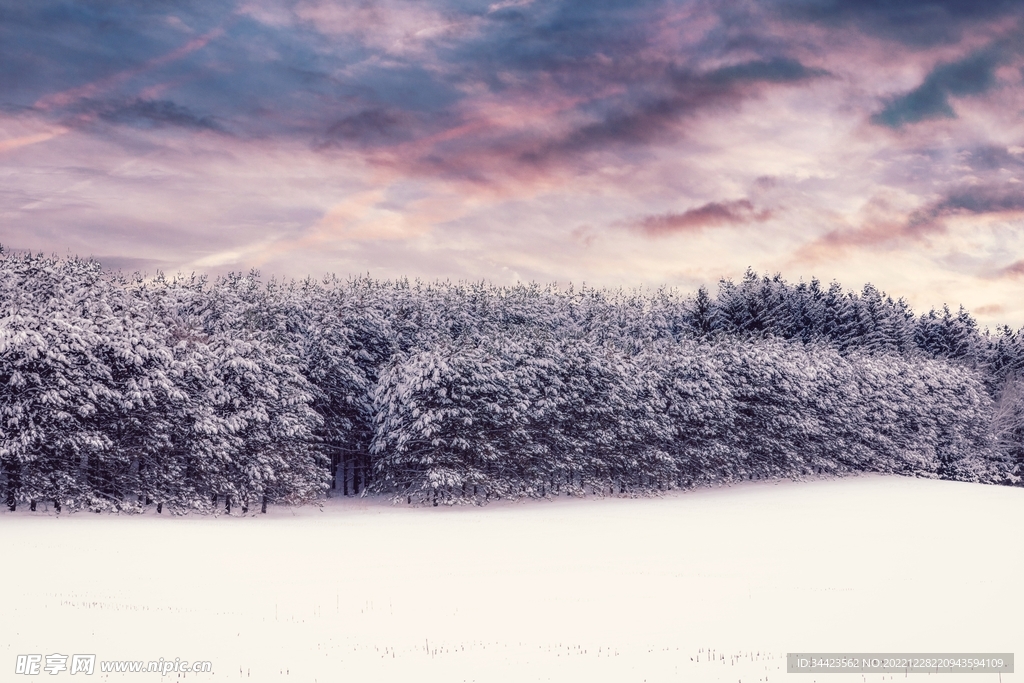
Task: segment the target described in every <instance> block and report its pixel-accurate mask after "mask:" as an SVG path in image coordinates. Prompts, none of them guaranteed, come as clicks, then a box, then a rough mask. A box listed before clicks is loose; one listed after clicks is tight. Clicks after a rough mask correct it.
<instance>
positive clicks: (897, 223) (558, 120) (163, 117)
mask: <svg viewBox="0 0 1024 683" xmlns="http://www.w3.org/2000/svg"><path fill="white" fill-rule="evenodd" d="M1022 181H1024V2H1021V1H1020V0H990V1H984V0H931V1H919V0H770V1H761V2H755V1H753V0H697V1H678V2H675V1H656V0H651V1H644V0H628V1H620V2H617V1H611V0H578V1H544V0H533V1H531V0H503V1H499V2H491V3H488V2H473V1H470V0H419V1H408V2H406V1H401V0H379V1H371V2H326V1H318V0H296V1H290V2H289V1H284V0H282V1H271V0H252V1H245V0H238V1H231V0H195V1H194V2H189V1H185V0H183V1H180V2H179V1H176V0H153V1H152V2H145V3H119V2H51V1H49V0H33V1H32V2H18V1H15V0H0V243H2V244H3V245H4V246H5V247H6V248H9V249H30V250H33V251H43V252H46V253H56V254H58V255H66V254H77V255H81V256H94V257H96V258H97V259H98V260H100V261H101V262H102V263H103V264H104V265H106V266H109V267H111V268H120V269H125V270H141V271H143V272H147V273H150V274H152V273H154V272H156V271H157V270H164V271H167V272H175V271H178V270H183V271H189V272H191V271H204V272H211V273H222V272H226V271H229V270H240V269H245V270H247V269H249V268H251V267H256V268H259V269H260V270H261V271H262V272H263V273H264V274H265V275H279V276H289V277H290V276H295V277H303V276H305V275H307V274H310V275H314V276H321V275H324V274H325V273H328V272H334V273H337V274H339V275H348V274H357V273H367V272H368V273H370V274H371V275H373V276H376V277H380V278H391V277H396V276H409V277H420V278H425V279H435V278H442V279H452V280H460V279H470V280H480V279H486V280H489V281H491V282H494V283H497V284H510V283H514V282H516V281H530V280H535V281H539V282H542V283H547V282H559V283H568V282H574V283H577V284H578V283H581V282H586V283H587V284H594V285H602V286H614V287H617V286H626V287H634V286H640V285H644V286H657V285H660V284H667V285H670V286H677V287H680V288H682V289H684V290H691V289H695V288H696V287H697V286H699V285H701V284H708V285H711V286H712V287H713V286H714V284H715V283H716V282H717V280H718V279H719V278H721V277H731V278H738V277H740V276H742V274H743V272H744V271H745V270H746V268H747V267H748V266H750V267H753V268H754V269H755V270H757V271H759V272H762V273H763V272H770V273H775V272H781V273H782V275H783V276H784V277H785V278H786V279H787V280H790V281H797V280H799V279H801V278H803V279H805V280H807V279H810V278H811V277H814V276H816V277H818V278H819V279H821V280H823V281H825V282H828V281H831V280H833V279H837V280H839V281H840V282H841V283H843V284H844V285H845V286H847V287H849V288H855V289H859V288H860V287H862V286H863V285H864V284H865V283H866V282H871V283H873V284H875V285H876V286H878V287H880V288H881V289H884V290H886V291H887V292H889V293H890V294H891V295H893V296H904V297H906V298H907V299H908V300H909V301H910V303H911V304H912V305H913V306H914V307H915V308H916V309H917V310H918V311H922V310H927V309H928V308H929V307H932V306H941V305H942V304H943V303H949V304H950V305H952V306H956V305H959V304H961V303H962V304H964V305H965V306H967V307H968V308H969V309H970V310H971V311H972V312H973V313H974V314H975V315H976V317H977V318H978V319H979V320H980V321H981V322H982V323H983V324H986V325H996V324H1002V323H1008V324H1010V325H1013V326H1014V327H1018V326H1021V325H1024V296H1022V295H1021V294H1022V292H1024V182H1022Z"/></svg>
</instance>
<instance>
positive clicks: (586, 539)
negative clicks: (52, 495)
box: [0, 475, 1024, 683]
mask: <svg viewBox="0 0 1024 683" xmlns="http://www.w3.org/2000/svg"><path fill="white" fill-rule="evenodd" d="M1022 520H1024V489H1020V488H1006V487H995V486H983V485H979V484H969V483H960V482H950V481H936V480H929V479H912V478H902V477H893V476H888V477H885V476H877V475H871V476H859V477H851V478H846V479H834V480H818V481H808V482H789V481H785V482H778V483H772V482H752V483H747V484H743V485H739V486H734V487H730V488H722V489H703V490H697V491H692V492H687V493H671V494H666V495H665V496H663V497H660V498H645V499H628V498H608V499H592V498H588V499H566V498H561V499H558V500H554V501H525V502H519V503H510V502H503V503H495V504H491V505H488V506H485V507H472V506H470V507H456V508H443V507H442V508H420V507H406V506H392V505H391V504H390V503H389V502H388V501H386V500H383V499H372V498H362V499H342V498H335V499H331V500H328V501H327V502H326V503H325V504H324V505H323V507H322V508H317V507H306V508H272V509H271V511H270V512H269V513H268V514H266V515H249V516H248V517H245V518H242V517H238V516H232V517H227V516H223V515H222V516H219V517H185V518H180V517H179V518H172V517H169V516H168V515H166V514H164V515H156V514H155V511H153V510H151V511H150V512H148V513H146V514H144V515H140V516H115V515H107V514H102V515H99V514H91V513H78V514H73V515H67V514H64V515H61V516H56V515H54V514H53V512H52V511H42V509H41V511H40V512H36V513H30V512H28V511H22V510H19V511H18V512H16V513H9V512H6V511H4V512H3V513H0V548H2V549H3V570H2V572H0V606H2V614H3V618H2V620H0V671H4V670H6V671H10V672H13V667H14V663H15V656H16V655H17V654H29V653H38V654H43V655H46V654H51V653H54V652H59V653H62V654H72V653H94V654H96V655H97V657H98V659H99V660H114V659H133V660H150V659H158V658H160V657H164V658H165V659H173V658H175V657H181V658H182V659H187V660H211V661H212V662H213V665H214V672H213V674H189V675H188V676H187V679H188V680H249V681H279V680H280V681H309V682H311V683H327V682H329V681H410V682H411V681H415V682H417V683H425V682H428V681H444V682H446V683H448V682H455V681H587V682H590V681H615V682H616V683H622V682H630V681H637V682H640V681H650V682H652V683H653V682H654V681H739V682H741V683H747V682H750V683H753V682H754V681H766V680H767V681H782V680H795V681H800V682H801V683H811V682H812V681H814V680H825V681H829V682H832V683H843V682H845V681H871V680H876V681H877V680H890V679H893V678H894V677H893V676H892V675H886V676H882V675H874V676H871V675H869V676H864V677H862V676H860V675H837V674H833V675H826V676H813V675H787V674H786V673H785V654H786V652H790V651H792V652H797V651H803V652H1014V653H1016V655H1017V656H1018V657H1019V656H1021V655H1024V623H1022V620H1021V617H1022V615H1024V591H1022V590H1021V576H1022V575H1024V571H1022V570H1024V534H1022V533H1021V522H1022ZM709 651H710V653H709ZM709 654H711V655H712V657H710V658H709ZM1018 666H1020V665H1019V664H1018ZM59 675H60V676H68V674H67V672H65V673H63V674H59ZM916 677H917V678H918V679H919V680H921V679H925V680H929V681H935V680H950V681H957V682H958V683H968V682H969V681H972V680H984V681H997V680H998V678H997V675H996V674H987V675H973V674H959V675H944V676H942V675H921V674H918V675H917V676H916ZM1019 677H1020V674H1019V673H1018V674H1015V675H1009V676H1004V677H1003V678H1004V679H1006V680H1008V681H1009V680H1014V679H1015V678H1019ZM2 678H3V679H4V680H19V679H21V680H32V679H30V678H28V677H22V676H14V675H13V674H11V675H10V677H7V676H3V677H2ZM40 678H41V679H42V678H45V679H50V678H51V677H50V676H48V675H47V674H45V673H44V674H42V675H41V676H40ZM173 678H174V674H171V675H170V676H168V677H167V678H166V679H161V677H160V676H159V674H155V673H146V674H134V675H131V674H100V673H99V672H98V671H97V673H96V674H95V678H93V679H92V680H108V679H109V680H126V679H130V680H139V681H145V680H170V679H173ZM896 678H903V676H902V675H900V676H898V677H896ZM53 679H54V680H57V678H56V677H54V678H53ZM71 680H77V677H76V678H75V679H71ZM85 680H89V679H85Z"/></svg>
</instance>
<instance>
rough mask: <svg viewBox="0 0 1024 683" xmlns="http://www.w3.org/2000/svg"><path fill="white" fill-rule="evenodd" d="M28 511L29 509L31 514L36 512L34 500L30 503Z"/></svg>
mask: <svg viewBox="0 0 1024 683" xmlns="http://www.w3.org/2000/svg"><path fill="white" fill-rule="evenodd" d="M28 509H29V512H35V511H36V501H35V500H34V499H33V500H31V501H29V504H28Z"/></svg>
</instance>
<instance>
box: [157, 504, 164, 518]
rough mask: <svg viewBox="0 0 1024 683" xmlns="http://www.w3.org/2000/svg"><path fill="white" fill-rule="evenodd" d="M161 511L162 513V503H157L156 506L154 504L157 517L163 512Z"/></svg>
mask: <svg viewBox="0 0 1024 683" xmlns="http://www.w3.org/2000/svg"><path fill="white" fill-rule="evenodd" d="M163 511H164V504H163V503H157V504H156V514H158V515H159V514H161V513H162V512H163Z"/></svg>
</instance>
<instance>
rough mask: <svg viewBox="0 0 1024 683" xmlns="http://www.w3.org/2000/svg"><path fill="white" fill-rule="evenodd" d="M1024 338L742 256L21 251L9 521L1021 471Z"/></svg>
mask: <svg viewBox="0 0 1024 683" xmlns="http://www.w3.org/2000/svg"><path fill="white" fill-rule="evenodd" d="M1022 366H1024V341H1022V333H1021V332H1020V331H1014V330H1012V329H1010V328H1008V327H1002V328H999V329H997V330H994V331H990V330H980V329H979V327H978V325H977V323H976V322H975V321H974V320H973V318H971V316H970V315H969V314H968V313H967V312H966V311H965V310H963V309H962V308H960V309H959V310H958V311H957V312H956V313H953V312H951V311H950V310H949V309H948V308H943V309H942V310H940V311H936V310H933V311H929V312H928V313H926V314H923V315H920V316H918V315H915V314H914V312H913V311H912V310H911V309H910V307H909V306H908V305H907V304H906V302H905V301H903V300H896V301H894V300H892V299H891V298H890V297H888V296H887V295H885V294H884V293H883V292H880V291H878V290H877V289H875V288H874V287H872V286H870V285H868V286H866V287H865V288H864V289H863V290H862V291H861V292H857V293H855V292H849V291H845V290H843V289H842V287H841V286H840V285H839V284H837V283H832V284H831V285H829V286H827V287H825V286H822V285H821V283H819V282H818V281H816V280H812V281H810V282H806V283H805V282H800V283H797V284H791V283H788V282H786V281H785V280H783V279H782V278H781V277H780V276H774V277H769V276H762V275H758V274H756V273H754V272H752V271H748V272H747V273H746V275H745V276H744V277H743V278H742V280H741V281H739V282H732V281H728V280H724V281H722V282H721V283H720V284H719V287H718V290H717V292H716V293H715V294H714V295H712V294H710V293H709V292H708V291H707V290H706V289H703V288H702V289H700V290H698V291H697V292H696V293H694V294H685V293H681V292H678V291H677V290H672V289H668V288H662V289H657V290H650V291H645V290H631V291H625V290H607V289H593V288H587V287H582V288H578V289H577V288H573V287H569V288H561V289H560V288H558V287H555V286H553V285H552V286H541V285H537V284H521V285H516V286H511V287H498V286H493V285H489V284H486V283H450V282H435V283H422V282H409V281H407V280H398V281H378V280H373V279H371V278H368V277H359V278H350V279H344V280H343V279H339V278H336V277H329V278H324V279H322V280H312V279H307V280H304V281H277V280H269V281H266V282H264V281H262V280H261V279H260V278H259V276H258V275H257V274H256V273H249V274H233V275H229V276H225V277H220V278H216V279H209V278H206V277H201V276H195V275H188V276H180V275H179V276H175V277H167V276H164V275H162V274H158V275H156V276H155V277H143V276H142V275H139V274H134V275H125V274H122V273H114V272H106V271H104V270H103V268H102V267H101V266H100V265H99V264H98V263H96V262H95V261H91V260H87V259H79V258H55V257H46V256H43V255H39V254H28V253H20V252H8V251H3V250H2V249H0V386H2V387H3V389H0V486H2V489H0V490H2V493H3V496H4V498H5V500H6V503H7V506H8V507H9V508H10V509H12V510H13V509H16V507H17V506H18V505H21V504H24V505H28V506H30V507H31V508H32V509H35V506H36V505H37V504H38V503H39V502H47V503H48V504H51V505H52V506H53V507H54V509H56V510H65V509H67V510H74V509H91V510H97V511H100V510H118V511H140V510H143V509H146V508H147V507H148V506H151V505H155V506H156V510H157V511H158V512H162V511H163V510H164V509H165V508H167V509H168V510H169V511H170V512H176V513H177V512H187V511H199V512H210V511H213V510H215V509H221V508H223V509H227V510H228V511H231V510H232V509H233V507H234V508H239V509H241V510H242V511H243V512H246V511H248V510H249V509H250V508H253V509H255V508H257V507H258V508H260V509H263V510H265V509H266V505H267V504H268V503H269V502H283V503H302V502H308V501H313V500H316V499H317V498H319V497H321V496H323V495H324V494H325V492H326V491H328V490H329V489H331V488H335V489H337V490H338V492H339V493H341V494H344V495H353V494H359V493H362V492H365V491H371V492H380V493H388V494H390V495H392V496H394V497H395V498H396V499H399V500H403V501H406V502H409V503H412V502H420V503H422V502H426V503H432V504H440V503H453V502H471V501H475V502H483V501H486V500H488V499H492V498H508V497H520V496H552V495H559V494H565V493H567V494H573V495H580V494H588V493H593V494H601V495H615V494H636V493H645V492H651V491H657V490H665V489H671V488H686V487H691V486H696V485H703V484H709V483H715V482H724V481H734V480H739V479H750V478H763V477H769V478H770V477H789V476H800V475H802V474H806V473H842V472H849V471H882V472H893V473H902V474H914V475H920V476H931V477H943V478H950V479H958V480H967V481H983V482H989V483H1004V484H1015V483H1019V477H1018V473H1019V468H1020V465H1021V463H1022V461H1024V448H1022V442H1024V392H1022V391H1021V385H1020V383H1019V382H1018V380H1017V377H1018V374H1019V372H1020V370H1021V367H1022Z"/></svg>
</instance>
